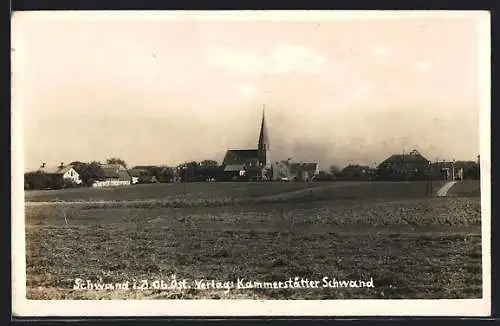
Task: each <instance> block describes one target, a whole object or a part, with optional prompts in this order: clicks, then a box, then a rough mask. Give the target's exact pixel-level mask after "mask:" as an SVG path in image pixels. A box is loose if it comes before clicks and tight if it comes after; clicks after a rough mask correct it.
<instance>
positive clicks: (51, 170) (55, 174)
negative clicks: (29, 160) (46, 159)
mask: <svg viewBox="0 0 500 326" xmlns="http://www.w3.org/2000/svg"><path fill="white" fill-rule="evenodd" d="M39 171H40V172H42V173H44V174H45V175H47V176H49V177H50V178H52V180H53V181H54V182H58V181H61V182H63V181H72V182H74V183H75V184H77V185H79V184H81V183H82V180H81V179H80V175H79V174H78V172H76V170H75V169H74V168H73V166H72V165H64V163H63V162H61V164H59V166H55V167H47V166H46V165H45V163H43V164H42V166H40V169H39Z"/></svg>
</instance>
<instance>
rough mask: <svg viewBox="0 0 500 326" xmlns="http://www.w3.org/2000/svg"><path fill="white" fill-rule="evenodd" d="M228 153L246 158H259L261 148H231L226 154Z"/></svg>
mask: <svg viewBox="0 0 500 326" xmlns="http://www.w3.org/2000/svg"><path fill="white" fill-rule="evenodd" d="M228 154H233V155H237V156H240V157H243V158H246V159H252V158H258V157H259V150H257V149H229V150H228V151H227V152H226V156H227V155H228Z"/></svg>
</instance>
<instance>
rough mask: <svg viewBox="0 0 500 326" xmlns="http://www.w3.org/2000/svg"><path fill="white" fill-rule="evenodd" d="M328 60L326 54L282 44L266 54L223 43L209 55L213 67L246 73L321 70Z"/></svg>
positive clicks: (310, 71)
mask: <svg viewBox="0 0 500 326" xmlns="http://www.w3.org/2000/svg"><path fill="white" fill-rule="evenodd" d="M325 62H326V57H325V56H323V55H320V54H317V53H315V52H314V51H312V50H311V49H309V48H307V47H304V46H300V45H294V44H281V45H278V46H277V47H275V48H273V49H271V50H270V51H269V52H267V53H262V52H257V51H248V50H241V49H240V50H237V49H232V48H230V47H227V46H220V47H216V48H212V49H211V50H209V52H208V53H207V56H206V63H207V64H208V65H209V66H210V67H213V68H218V69H227V70H231V71H234V72H238V73H244V74H262V73H264V74H288V73H320V72H321V68H322V66H323V65H324V63H325Z"/></svg>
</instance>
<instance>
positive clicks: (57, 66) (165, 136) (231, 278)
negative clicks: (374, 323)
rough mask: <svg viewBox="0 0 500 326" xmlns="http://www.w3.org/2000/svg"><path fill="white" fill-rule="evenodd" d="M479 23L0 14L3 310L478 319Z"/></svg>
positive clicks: (482, 249)
mask: <svg viewBox="0 0 500 326" xmlns="http://www.w3.org/2000/svg"><path fill="white" fill-rule="evenodd" d="M489 19H490V17H489V13H488V12H482V11H469V12H458V11H457V12H455V11H383V12H382V11H356V12H353V11H274V12H273V11H212V12H210V11H205V12H202V11H191V12H188V11H157V12H147V11H144V12H140V11H81V12H79V11H67V12H63V11H38V12H36V11H33V12H30V11H27V12H14V13H13V16H12V25H11V26H12V34H11V37H12V41H11V43H12V48H11V60H12V190H13V195H12V207H13V209H12V212H13V215H12V234H13V236H12V268H13V283H12V284H13V288H12V289H13V294H12V296H13V313H14V314H16V313H17V314H18V315H19V316H21V315H31V316H33V315H59V316H65V315H66V316H74V315H80V314H84V315H124V316H132V315H247V316H248V315H308V316H312V315H386V316H389V315H405V314H408V315H432V316H438V315H447V316H461V315H468V316H486V315H489V313H490V295H491V293H490V282H491V280H490V269H491V268H490V237H491V236H490V218H491V217H490V214H491V212H490V210H491V204H490V185H491V182H490V166H491V164H490V105H491V104H490V87H491V86H490V20H489Z"/></svg>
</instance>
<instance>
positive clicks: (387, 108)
mask: <svg viewBox="0 0 500 326" xmlns="http://www.w3.org/2000/svg"><path fill="white" fill-rule="evenodd" d="M16 23H17V24H18V25H16ZM21 24H22V28H16V26H18V27H20V26H21ZM13 26H14V33H13V46H14V48H15V52H14V55H13V63H14V64H13V84H14V89H13V92H14V94H20V96H21V97H22V100H20V101H19V102H16V103H19V105H18V106H14V107H13V109H14V111H15V112H17V113H18V114H22V121H23V138H24V149H25V157H24V162H25V164H24V165H25V169H34V168H37V167H39V165H40V164H41V163H42V162H47V164H51V162H53V163H52V164H59V162H67V163H69V162H71V161H74V160H81V161H92V160H105V159H106V158H108V157H112V156H113V157H121V158H123V159H124V160H125V161H126V162H128V163H129V164H130V165H131V166H134V165H141V164H165V165H177V164H180V163H182V162H185V161H199V160H203V159H213V160H216V161H218V162H221V161H222V159H223V157H224V153H225V152H226V150H228V149H230V148H254V147H255V146H256V145H257V144H256V134H257V133H258V124H259V119H260V115H261V112H262V107H263V105H265V107H266V117H267V119H268V127H269V136H270V143H271V149H272V152H273V161H274V160H281V159H287V158H288V157H292V158H293V159H296V160H299V161H315V162H318V163H319V164H320V165H321V166H329V165H338V166H346V165H348V164H367V165H373V164H376V163H379V162H380V161H381V160H383V159H385V158H386V157H387V156H389V155H392V154H395V153H403V152H409V151H411V150H413V149H417V150H418V151H419V152H421V153H422V155H424V156H426V157H427V158H428V159H429V160H431V161H434V160H435V159H437V158H439V159H440V160H442V159H444V160H452V159H455V160H475V158H476V157H477V155H478V154H479V108H480V105H481V101H480V85H481V83H480V69H479V66H480V63H479V56H480V51H479V46H480V42H479V39H480V35H479V19H478V18H477V17H475V16H474V15H471V16H461V17H459V16H457V17H451V18H448V19H443V18H432V17H431V18H428V17H425V16H422V18H419V17H413V18H408V19H406V18H405V19H384V18H380V19H369V20H367V19H362V18H358V19H353V20H345V19H344V20H339V19H329V20H325V19H323V20H314V19H313V18H311V19H310V20H274V21H273V20H269V19H267V20H260V21H259V20H255V21H252V20H241V21H238V20H235V19H232V20H224V19H222V18H221V19H220V20H214V19H210V20H204V19H201V18H200V19H185V20H183V19H170V18H169V16H168V15H165V19H158V17H157V18H156V19H154V20H153V19H147V16H144V18H143V19H137V18H135V19H132V18H131V16H123V18H120V14H117V15H116V16H115V19H105V18H102V19H99V17H97V16H89V15H85V14H84V13H82V14H81V15H80V14H78V15H77V14H75V15H71V16H64V17H62V16H57V15H55V16H54V14H51V13H27V15H25V17H24V19H23V20H17V21H14V25H13ZM16 31H17V32H16ZM345 31H349V33H346V32H345ZM14 98H16V97H15V96H14ZM21 104H22V105H21Z"/></svg>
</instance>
